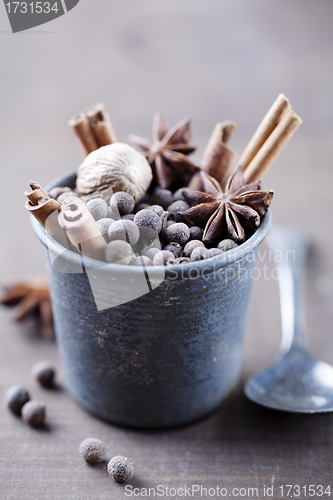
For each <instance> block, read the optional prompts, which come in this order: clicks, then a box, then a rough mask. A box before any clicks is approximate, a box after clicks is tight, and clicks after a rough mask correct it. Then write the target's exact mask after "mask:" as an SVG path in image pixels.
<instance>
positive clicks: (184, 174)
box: [129, 112, 198, 189]
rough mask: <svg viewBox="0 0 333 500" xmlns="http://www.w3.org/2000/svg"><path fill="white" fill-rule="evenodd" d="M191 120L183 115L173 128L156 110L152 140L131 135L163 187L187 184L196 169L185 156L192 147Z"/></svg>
mask: <svg viewBox="0 0 333 500" xmlns="http://www.w3.org/2000/svg"><path fill="white" fill-rule="evenodd" d="M191 135H192V133H191V120H190V119H189V118H185V119H184V120H182V121H180V122H179V123H177V124H176V125H174V126H173V127H172V128H170V129H169V128H168V126H167V124H166V123H165V121H164V119H163V118H162V116H161V114H160V113H158V112H156V113H155V115H154V120H153V131H152V139H145V138H143V137H139V136H137V135H130V136H129V138H130V140H131V141H132V142H134V143H135V144H137V145H138V146H139V147H140V148H141V150H142V152H143V154H144V155H145V156H146V158H147V160H148V162H149V164H150V165H151V167H152V169H153V174H154V178H155V179H156V181H157V182H158V184H159V185H160V186H162V188H166V189H169V188H171V187H175V186H179V185H181V186H184V185H187V182H188V180H189V178H190V174H193V173H194V172H195V171H197V170H198V167H197V165H195V164H194V163H193V162H192V161H191V160H190V159H189V158H187V156H186V155H188V154H190V153H193V151H195V149H196V148H195V147H194V146H192V145H190V144H189V141H190V139H191Z"/></svg>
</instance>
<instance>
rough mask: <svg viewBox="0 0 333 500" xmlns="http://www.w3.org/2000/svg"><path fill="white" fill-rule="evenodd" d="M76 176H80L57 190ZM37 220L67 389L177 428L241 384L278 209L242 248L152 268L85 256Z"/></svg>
mask: <svg viewBox="0 0 333 500" xmlns="http://www.w3.org/2000/svg"><path fill="white" fill-rule="evenodd" d="M74 182H75V176H74V175H70V176H67V177H63V178H61V179H58V180H57V181H54V182H53V183H52V184H50V185H49V186H48V187H47V189H51V188H52V187H55V186H57V185H73V183H74ZM32 224H33V228H34V230H35V233H36V235H37V237H38V238H39V240H40V241H41V242H42V244H43V245H44V246H45V248H46V250H47V251H46V254H47V263H48V272H49V278H50V287H51V298H52V307H53V314H54V322H55V331H56V337H57V342H58V346H59V350H60V356H61V360H62V363H63V367H64V371H65V377H66V384H67V388H68V391H69V392H70V394H71V395H72V396H73V398H74V399H75V400H77V401H78V402H79V403H80V404H81V405H82V406H83V407H84V408H86V409H87V410H89V411H90V412H92V413H94V414H95V415H97V416H99V417H101V418H103V419H106V420H109V421H111V422H114V423H117V424H122V425H127V426H132V427H139V428H163V427H172V426H177V425H181V424H185V423H188V422H191V421H194V420H197V419H199V418H201V417H203V416H205V415H207V414H209V413H210V412H211V411H213V410H214V409H216V408H217V407H218V406H219V405H220V403H221V402H222V401H223V399H225V398H226V397H227V396H228V395H229V394H230V393H231V392H232V391H233V389H234V388H235V387H236V385H237V383H238V381H239V376H240V369H241V361H242V351H243V340H244V333H245V328H246V324H247V318H248V312H249V307H250V300H251V294H252V285H253V270H254V269H255V267H256V253H257V249H258V246H259V243H260V242H261V241H262V240H263V239H264V238H265V236H266V235H267V233H268V231H269V228H270V226H271V214H270V213H268V214H267V215H266V216H265V217H264V218H263V220H262V222H261V225H260V227H259V229H258V230H257V231H256V233H255V234H254V235H253V236H252V237H250V238H249V240H248V241H246V242H245V243H244V244H242V245H240V246H239V247H238V248H236V249H233V250H230V251H229V252H227V253H225V254H222V255H221V256H216V257H214V258H211V259H208V260H203V261H198V262H195V263H193V264H186V265H180V266H179V265H178V266H168V267H166V268H164V267H151V268H146V271H145V272H144V271H143V269H141V268H140V267H134V266H125V265H119V264H103V263H101V262H99V261H96V260H93V259H84V261H82V258H81V256H80V255H78V254H75V253H74V252H71V251H69V250H67V251H66V250H65V249H64V247H62V246H61V245H60V244H59V243H57V242H56V241H55V240H54V239H53V238H51V237H50V236H49V235H48V233H47V232H46V231H45V230H44V229H43V228H42V227H41V226H40V225H39V223H38V222H37V221H36V220H34V219H33V220H32ZM147 271H148V272H147Z"/></svg>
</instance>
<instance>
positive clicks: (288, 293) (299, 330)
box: [268, 227, 310, 352]
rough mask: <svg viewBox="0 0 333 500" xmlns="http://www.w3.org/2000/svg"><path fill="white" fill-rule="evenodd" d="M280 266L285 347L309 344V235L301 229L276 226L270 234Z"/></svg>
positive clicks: (274, 261) (285, 350)
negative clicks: (307, 295) (306, 303)
mask: <svg viewBox="0 0 333 500" xmlns="http://www.w3.org/2000/svg"><path fill="white" fill-rule="evenodd" d="M268 243H269V244H270V245H271V246H272V250H273V252H272V255H273V264H274V266H275V267H276V268H277V273H278V280H279V289H280V303H281V320H282V341H281V350H283V351H284V352H288V351H289V350H290V349H291V348H292V347H306V345H307V340H306V315H305V276H306V265H307V258H308V254H309V247H310V244H309V239H308V237H307V236H306V234H305V233H304V232H303V231H301V230H300V229H296V228H295V229H294V228H282V227H273V228H272V230H271V232H270V235H269V237H268Z"/></svg>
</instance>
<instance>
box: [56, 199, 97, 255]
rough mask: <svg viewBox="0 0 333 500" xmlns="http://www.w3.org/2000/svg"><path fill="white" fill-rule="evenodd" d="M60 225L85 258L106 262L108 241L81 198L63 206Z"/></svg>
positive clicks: (71, 200)
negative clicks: (105, 254)
mask: <svg viewBox="0 0 333 500" xmlns="http://www.w3.org/2000/svg"><path fill="white" fill-rule="evenodd" d="M58 218H59V224H60V226H61V227H62V228H63V230H64V231H65V232H66V234H67V235H68V238H69V239H70V241H71V242H72V243H73V245H75V246H76V248H77V249H78V250H79V252H80V253H81V254H82V255H84V256H85V257H91V258H94V259H100V260H104V252H105V247H106V241H105V238H104V236H103V234H102V231H101V229H100V227H99V226H98V224H97V222H96V221H95V219H94V218H93V216H92V215H91V213H90V212H89V210H88V209H87V207H86V204H85V203H84V201H82V200H80V198H70V199H68V201H65V202H64V203H62V205H61V210H60V213H59V217H58Z"/></svg>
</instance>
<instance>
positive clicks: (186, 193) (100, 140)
mask: <svg viewBox="0 0 333 500" xmlns="http://www.w3.org/2000/svg"><path fill="white" fill-rule="evenodd" d="M300 123H301V119H300V118H299V117H298V116H297V115H296V114H295V113H294V112H293V111H292V109H291V106H290V104H289V101H288V99H287V98H286V97H285V96H284V95H283V94H280V95H279V96H278V98H277V99H276V101H275V102H274V104H273V106H272V107H271V108H270V110H269V111H268V113H267V115H266V116H265V118H264V120H263V121H262V123H261V124H260V126H259V127H258V129H257V131H256V132H255V134H254V135H253V137H252V139H251V140H250V142H249V144H248V146H247V147H246V148H245V150H244V152H243V154H242V155H241V157H240V159H239V161H238V162H236V157H237V155H236V153H235V152H234V151H233V150H232V149H231V148H230V147H229V146H228V144H227V142H228V141H229V139H230V137H231V135H232V132H233V130H234V128H235V124H234V123H233V122H223V123H218V124H217V125H216V127H215V128H214V131H213V133H212V136H211V138H210V140H209V142H208V144H207V147H206V149H205V152H204V154H203V157H202V159H201V161H200V164H197V163H195V162H194V161H193V160H191V159H190V158H189V156H188V155H189V154H191V153H193V152H194V151H195V147H194V146H193V145H191V144H190V139H191V122H190V120H189V119H185V120H183V121H181V122H180V123H178V124H177V125H175V126H174V127H172V128H169V127H168V126H167V124H166V123H165V121H164V120H163V118H162V117H161V115H160V114H156V115H155V117H154V122H153V132H152V139H144V138H141V137H138V136H130V139H131V140H132V142H134V143H135V144H136V145H138V146H139V147H140V149H141V150H142V153H140V152H138V151H136V150H135V149H134V148H133V147H131V146H129V145H127V144H123V143H119V142H117V140H116V136H115V133H114V130H113V127H112V125H111V121H110V119H109V116H108V114H107V112H106V110H105V109H104V106H103V105H97V106H93V107H92V108H89V109H87V110H85V111H83V112H82V113H80V114H79V115H77V116H75V117H74V118H72V119H71V121H70V125H71V126H72V127H73V129H74V131H75V132H76V134H77V135H78V137H79V139H80V141H81V143H82V145H83V148H84V151H85V153H86V154H87V156H86V158H85V160H84V161H83V163H82V164H81V166H80V167H79V168H78V170H77V180H76V186H75V187H74V188H71V187H68V186H61V187H56V188H54V189H52V190H51V191H50V192H49V193H46V192H45V191H44V190H43V189H42V188H41V187H40V185H39V184H37V183H35V182H30V188H31V192H26V193H25V194H26V196H27V197H28V201H27V202H26V207H27V209H28V210H29V211H30V212H31V213H32V214H33V215H34V216H35V217H36V218H37V220H39V222H40V223H41V224H42V225H43V226H44V227H45V228H46V230H47V231H48V232H49V233H50V234H51V236H53V237H54V238H55V239H56V240H57V241H59V243H61V244H64V246H66V245H65V242H66V236H67V237H68V239H69V241H70V243H71V244H72V249H73V250H75V251H79V252H80V253H81V254H82V255H84V256H87V257H92V258H95V259H99V260H103V261H106V262H110V263H117V264H127V265H134V266H152V265H154V266H160V265H174V264H187V263H190V262H195V261H198V260H204V259H210V258H214V257H216V256H218V255H220V254H222V253H224V252H226V251H229V250H231V249H233V248H235V247H237V246H238V245H239V244H241V243H243V242H244V241H246V240H247V239H248V238H249V237H250V236H251V235H252V234H253V233H254V232H255V230H256V229H257V228H258V227H259V225H260V222H261V219H262V217H263V216H264V215H265V214H266V212H267V210H268V209H269V206H270V204H271V201H272V197H273V191H271V190H268V191H265V190H262V189H261V180H260V179H261V177H262V176H263V174H264V173H265V172H266V170H267V169H268V168H269V166H270V165H271V163H272V162H273V160H274V159H275V158H276V156H277V155H278V154H279V152H280V151H281V150H282V148H283V146H284V145H285V144H286V143H287V142H288V140H289V139H290V138H291V136H292V135H293V133H294V132H295V131H296V129H297V128H298V126H299V125H300Z"/></svg>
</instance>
